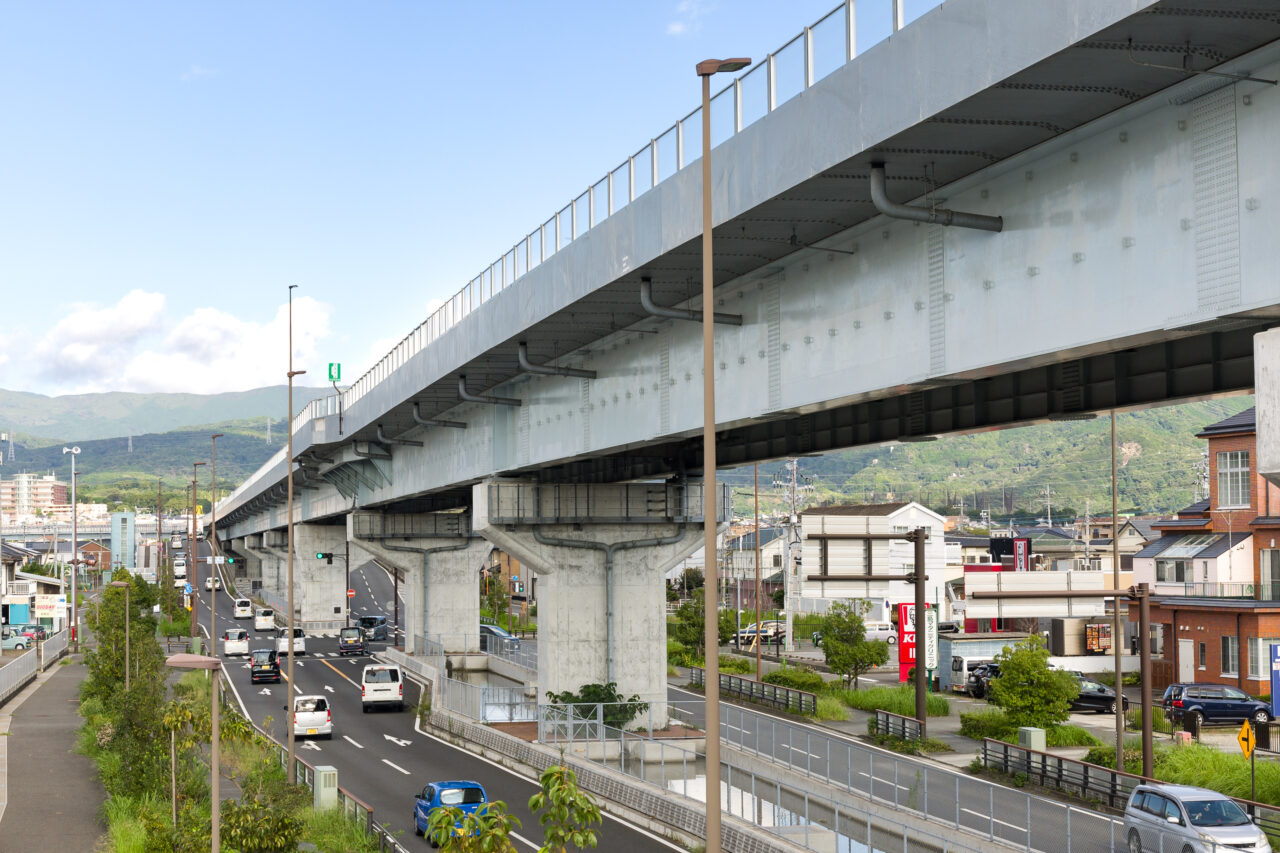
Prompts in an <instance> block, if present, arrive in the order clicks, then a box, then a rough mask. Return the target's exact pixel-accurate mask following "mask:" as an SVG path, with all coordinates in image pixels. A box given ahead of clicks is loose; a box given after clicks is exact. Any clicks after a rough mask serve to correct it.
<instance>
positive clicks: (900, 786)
mask: <svg viewBox="0 0 1280 853" xmlns="http://www.w3.org/2000/svg"><path fill="white" fill-rule="evenodd" d="M814 757H815V758H816V757H817V756H814ZM858 775H859V776H866V777H867V778H868V779H872V781H874V782H879V783H880V784H881V785H892V786H893V787H895V788H897V789H899V790H901V791H910V790H911V789H910V788H909V787H907V786H906V785H899V784H898V783H897V782H890V781H889V780H888V779H881V778H880V777H879V776H876V777H874V778H873V777H872V776H871V774H870V773H864V772H862V771H861V770H859V771H858Z"/></svg>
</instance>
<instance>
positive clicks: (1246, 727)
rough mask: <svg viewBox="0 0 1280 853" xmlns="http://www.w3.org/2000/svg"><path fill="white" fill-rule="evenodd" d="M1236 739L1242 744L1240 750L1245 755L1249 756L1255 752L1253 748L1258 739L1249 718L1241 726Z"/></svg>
mask: <svg viewBox="0 0 1280 853" xmlns="http://www.w3.org/2000/svg"><path fill="white" fill-rule="evenodd" d="M1236 741H1237V742H1239V744H1240V751H1241V752H1243V753H1244V757H1245V758H1248V757H1249V756H1250V755H1252V754H1253V748H1254V746H1256V745H1257V743H1258V739H1257V737H1256V736H1255V735H1254V733H1253V726H1252V725H1250V724H1249V721H1248V720H1245V721H1244V723H1243V724H1242V725H1241V726H1240V731H1239V732H1237V733H1236Z"/></svg>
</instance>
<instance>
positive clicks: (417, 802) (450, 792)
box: [413, 782, 489, 847]
mask: <svg viewBox="0 0 1280 853" xmlns="http://www.w3.org/2000/svg"><path fill="white" fill-rule="evenodd" d="M487 802H489V796H488V795H487V794H486V793H485V791H484V788H483V786H481V784H480V783H479V782H431V783H430V784H428V785H427V786H426V787H424V788H423V789H422V792H421V793H420V794H418V795H416V796H415V797H414V798H413V833H414V835H422V834H423V833H425V832H426V831H427V821H428V820H429V819H430V818H431V813H432V812H433V811H435V810H436V809H438V808H442V807H444V806H453V807H455V808H457V809H460V810H461V811H462V812H463V813H464V814H471V813H472V812H474V811H475V810H476V809H478V808H480V806H482V805H484V804H485V803H487ZM454 834H455V835H460V834H461V832H460V831H459V829H458V827H457V825H456V824H455V826H454ZM427 840H428V842H430V844H431V846H432V847H438V846H439V843H438V842H437V841H436V840H435V839H434V838H428V839H427Z"/></svg>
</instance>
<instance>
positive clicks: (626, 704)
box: [547, 681, 649, 729]
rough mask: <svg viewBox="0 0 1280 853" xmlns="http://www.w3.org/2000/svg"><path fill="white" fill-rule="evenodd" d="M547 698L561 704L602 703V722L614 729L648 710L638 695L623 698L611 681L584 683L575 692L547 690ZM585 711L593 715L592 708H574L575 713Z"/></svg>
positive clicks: (647, 706)
mask: <svg viewBox="0 0 1280 853" xmlns="http://www.w3.org/2000/svg"><path fill="white" fill-rule="evenodd" d="M547 698H548V699H550V700H551V701H552V702H558V703H560V704H563V705H596V704H600V705H603V706H604V709H603V711H602V712H601V714H602V718H603V721H604V724H605V725H606V726H609V727H610V728H615V729H620V728H623V727H624V726H626V724H627V723H629V722H631V721H632V720H634V719H635V718H636V717H637V716H639V715H640V714H642V713H644V712H645V711H647V710H649V703H648V702H641V701H639V699H640V697H639V696H635V695H633V696H632V697H631V698H630V699H628V698H625V697H624V696H623V695H622V694H621V693H619V692H618V685H617V684H615V683H613V682H612V681H610V682H609V683H608V684H584V685H582V687H581V688H580V689H579V690H578V692H577V693H573V692H571V691H568V690H566V691H564V692H562V693H553V692H551V691H549V690H548V691H547ZM587 712H589V713H590V715H591V716H592V717H594V716H595V710H594V709H577V708H575V709H574V713H575V714H580V713H587Z"/></svg>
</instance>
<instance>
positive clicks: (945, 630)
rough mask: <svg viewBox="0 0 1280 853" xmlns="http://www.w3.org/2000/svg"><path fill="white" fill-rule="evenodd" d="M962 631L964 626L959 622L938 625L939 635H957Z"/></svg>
mask: <svg viewBox="0 0 1280 853" xmlns="http://www.w3.org/2000/svg"><path fill="white" fill-rule="evenodd" d="M963 631H964V626H963V625H961V624H960V623H959V622H939V623H938V633H939V634H959V633H962V632H963Z"/></svg>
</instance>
